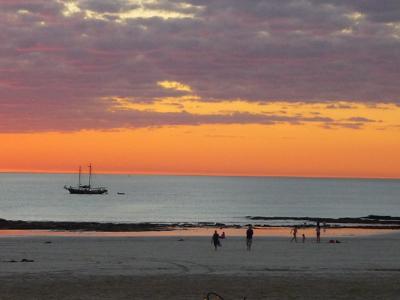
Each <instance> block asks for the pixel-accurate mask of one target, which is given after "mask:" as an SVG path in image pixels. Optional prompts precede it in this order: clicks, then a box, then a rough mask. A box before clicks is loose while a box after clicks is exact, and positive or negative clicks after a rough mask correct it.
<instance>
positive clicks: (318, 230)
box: [315, 222, 321, 243]
mask: <svg viewBox="0 0 400 300" xmlns="http://www.w3.org/2000/svg"><path fill="white" fill-rule="evenodd" d="M315 232H316V233H317V243H320V242H321V226H320V225H319V222H317V227H316V228H315Z"/></svg>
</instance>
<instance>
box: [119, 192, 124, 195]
mask: <svg viewBox="0 0 400 300" xmlns="http://www.w3.org/2000/svg"><path fill="white" fill-rule="evenodd" d="M117 195H125V193H124V192H118V193H117Z"/></svg>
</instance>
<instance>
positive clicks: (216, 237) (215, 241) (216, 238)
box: [211, 230, 221, 250]
mask: <svg viewBox="0 0 400 300" xmlns="http://www.w3.org/2000/svg"><path fill="white" fill-rule="evenodd" d="M211 243H213V244H214V248H215V250H217V249H218V246H221V243H220V241H219V234H218V232H217V231H216V230H215V231H214V234H213V236H212V238H211Z"/></svg>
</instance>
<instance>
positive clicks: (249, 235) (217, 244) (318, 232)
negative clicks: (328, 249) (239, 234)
mask: <svg viewBox="0 0 400 300" xmlns="http://www.w3.org/2000/svg"><path fill="white" fill-rule="evenodd" d="M290 232H291V233H292V239H291V240H290V242H293V241H294V242H296V243H297V232H298V226H294V227H293V228H292V229H291V231H290ZM315 233H316V236H317V240H316V241H317V243H320V242H321V225H320V223H319V222H317V225H316V227H315ZM253 235H254V231H253V226H252V225H249V227H248V228H247V230H246V249H247V251H250V250H251V245H252V243H253ZM221 239H225V232H222V234H221V235H219V233H218V231H217V230H215V231H214V234H213V236H212V238H211V243H212V244H213V245H214V249H215V250H218V247H221V246H222V245H221V241H220V240H221ZM305 241H306V236H305V234H304V233H303V234H302V242H303V243H305Z"/></svg>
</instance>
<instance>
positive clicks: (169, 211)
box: [0, 173, 400, 224]
mask: <svg viewBox="0 0 400 300" xmlns="http://www.w3.org/2000/svg"><path fill="white" fill-rule="evenodd" d="M84 179H85V180H86V178H84ZM76 181H77V176H76V175H74V174H59V175H54V174H10V173H3V174H0V218H4V219H10V220H17V219H18V220H20V219H21V220H54V221H107V222H223V223H227V224H232V223H234V224H243V223H248V220H246V218H245V217H246V216H269V217H272V216H290V217H305V216H310V217H361V216H366V215H369V214H379V215H391V216H400V180H369V179H368V180H358V179H299V178H268V177H207V176H139V175H96V176H95V177H94V182H95V184H96V185H104V186H106V187H108V188H109V194H108V195H70V194H69V193H68V191H66V190H64V189H63V186H64V185H65V184H67V185H70V184H71V185H74V184H76ZM117 192H123V193H125V195H117ZM258 223H259V222H258Z"/></svg>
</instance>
